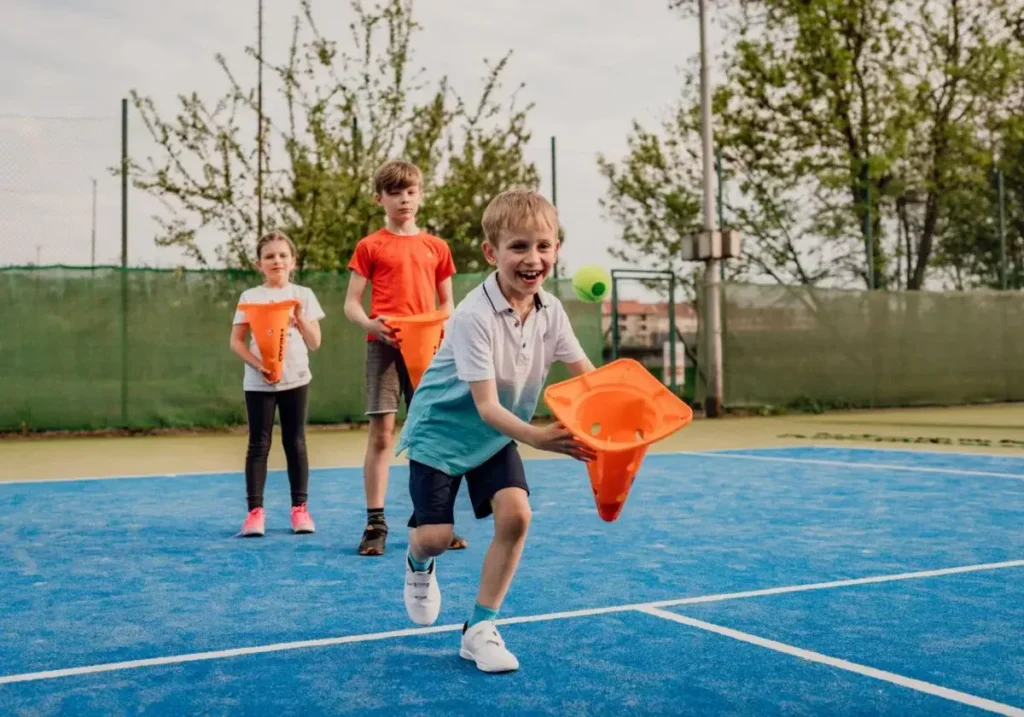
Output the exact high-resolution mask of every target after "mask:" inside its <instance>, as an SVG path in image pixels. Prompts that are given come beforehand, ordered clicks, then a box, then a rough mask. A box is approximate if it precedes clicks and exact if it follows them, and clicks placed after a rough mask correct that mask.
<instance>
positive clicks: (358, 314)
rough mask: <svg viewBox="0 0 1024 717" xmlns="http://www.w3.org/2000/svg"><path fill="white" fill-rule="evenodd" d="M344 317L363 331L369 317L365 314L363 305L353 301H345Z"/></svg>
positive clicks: (368, 321)
mask: <svg viewBox="0 0 1024 717" xmlns="http://www.w3.org/2000/svg"><path fill="white" fill-rule="evenodd" d="M345 317H346V318H347V319H348V320H349V321H351V322H352V323H353V324H355V325H356V326H358V327H359V328H361V329H363V330H364V331H365V330H367V329H366V327H367V325H368V324H369V323H370V317H369V316H367V315H366V310H365V309H363V305H362V304H361V303H359V302H355V301H346V302H345Z"/></svg>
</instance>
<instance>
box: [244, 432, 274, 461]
mask: <svg viewBox="0 0 1024 717" xmlns="http://www.w3.org/2000/svg"><path fill="white" fill-rule="evenodd" d="M248 450H249V457H250V458H257V459H260V458H267V457H268V456H269V455H270V439H267V438H262V437H261V438H250V439H249V447H248Z"/></svg>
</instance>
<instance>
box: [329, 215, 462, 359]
mask: <svg viewBox="0 0 1024 717" xmlns="http://www.w3.org/2000/svg"><path fill="white" fill-rule="evenodd" d="M348 268H349V269H352V270H353V271H357V272H359V273H360V274H362V275H363V276H364V277H366V279H367V280H368V281H369V282H370V283H371V284H372V285H373V286H372V288H371V290H370V318H371V319H373V318H376V317H378V316H411V315H413V314H425V313H427V312H429V311H433V310H434V309H436V308H437V285H438V284H440V283H441V282H442V281H444V280H445V279H447V278H448V277H450V276H452V275H453V274H454V273H455V261H454V259H452V251H451V249H449V248H448V244H447V243H446V242H445V241H444V239H439V238H438V237H435V236H433V235H431V234H427V233H426V232H420V233H419V234H413V235H411V236H403V235H400V234H392V233H391V232H389V231H388V230H387V229H381V230H380V231H378V232H374V233H373V234H371V235H370V236H368V237H365V238H363V239H360V240H359V243H358V244H356V250H355V253H353V254H352V260H351V261H350V262H349V263H348ZM367 339H369V340H370V341H374V340H376V337H374V336H373V335H372V334H370V335H367Z"/></svg>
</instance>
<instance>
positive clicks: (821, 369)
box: [722, 284, 1024, 407]
mask: <svg viewBox="0 0 1024 717" xmlns="http://www.w3.org/2000/svg"><path fill="white" fill-rule="evenodd" d="M723 291H724V294H723V296H724V300H723V311H722V315H723V337H722V344H723V354H724V355H723V363H724V366H725V377H724V380H725V403H726V405H727V406H728V405H732V406H737V405H743V404H747V405H751V404H756V405H765V404H768V405H779V406H785V405H792V404H794V403H800V402H815V403H817V404H818V405H821V406H824V407H828V406H880V407H881V406H912V405H915V404H917V405H921V404H933V405H935V404H940V405H941V404H958V403H970V402H983V401H1021V400H1024V295H1022V294H1021V293H1020V292H948V293H937V292H919V291H910V292H886V291H873V292H867V291H843V290H830V289H815V288H808V287H792V286H761V285H752V284H729V285H726V286H725V288H724V290H723Z"/></svg>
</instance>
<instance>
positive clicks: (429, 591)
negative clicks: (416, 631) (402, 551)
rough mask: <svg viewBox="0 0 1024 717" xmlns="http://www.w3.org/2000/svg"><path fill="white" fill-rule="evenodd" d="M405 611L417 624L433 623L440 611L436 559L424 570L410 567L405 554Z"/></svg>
mask: <svg viewBox="0 0 1024 717" xmlns="http://www.w3.org/2000/svg"><path fill="white" fill-rule="evenodd" d="M405 611H406V612H407V613H408V614H409V619H410V620H412V621H413V622H415V623H416V624H417V625H433V624H434V621H435V620H437V616H438V615H439V614H440V613H441V588H439V587H438V586H437V560H436V559H434V560H432V561H431V562H430V567H429V568H428V569H427V570H426V571H425V572H422V573H421V572H417V571H415V570H413V569H412V563H411V562H409V554H408V553H406V555H405Z"/></svg>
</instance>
